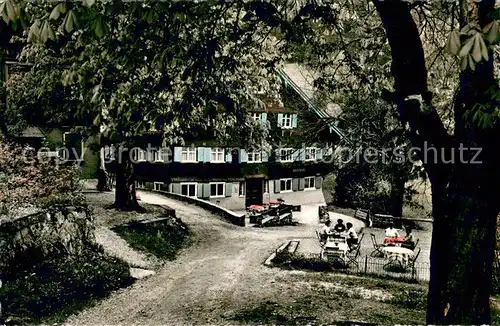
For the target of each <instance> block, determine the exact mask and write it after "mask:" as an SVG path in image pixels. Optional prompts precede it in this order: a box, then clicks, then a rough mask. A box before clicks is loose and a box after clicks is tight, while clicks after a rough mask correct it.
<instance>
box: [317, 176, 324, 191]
mask: <svg viewBox="0 0 500 326" xmlns="http://www.w3.org/2000/svg"><path fill="white" fill-rule="evenodd" d="M322 183H323V177H316V189H321V185H322Z"/></svg>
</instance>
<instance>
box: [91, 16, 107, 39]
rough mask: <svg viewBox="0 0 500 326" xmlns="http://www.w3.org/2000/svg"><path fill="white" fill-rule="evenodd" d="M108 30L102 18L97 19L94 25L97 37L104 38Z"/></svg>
mask: <svg viewBox="0 0 500 326" xmlns="http://www.w3.org/2000/svg"><path fill="white" fill-rule="evenodd" d="M105 30H106V23H105V22H104V20H103V18H102V16H99V18H97V19H96V21H95V25H94V32H95V35H96V36H97V37H103V36H104V34H105Z"/></svg>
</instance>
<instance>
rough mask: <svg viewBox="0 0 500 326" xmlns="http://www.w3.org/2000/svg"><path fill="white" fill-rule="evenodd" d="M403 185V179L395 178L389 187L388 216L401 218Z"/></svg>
mask: <svg viewBox="0 0 500 326" xmlns="http://www.w3.org/2000/svg"><path fill="white" fill-rule="evenodd" d="M405 183H406V180H405V179H404V178H400V177H395V178H394V180H393V182H392V185H391V186H392V187H391V201H390V205H391V206H390V209H391V211H390V212H389V214H391V215H392V216H396V217H400V216H403V202H404V195H405Z"/></svg>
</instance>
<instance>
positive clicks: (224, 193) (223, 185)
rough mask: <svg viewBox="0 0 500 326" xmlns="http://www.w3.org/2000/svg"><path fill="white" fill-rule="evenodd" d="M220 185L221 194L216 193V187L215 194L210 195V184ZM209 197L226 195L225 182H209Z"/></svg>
mask: <svg viewBox="0 0 500 326" xmlns="http://www.w3.org/2000/svg"><path fill="white" fill-rule="evenodd" d="M220 184H221V185H222V194H217V187H216V188H215V193H216V194H215V195H212V185H220ZM209 185H210V198H224V197H226V183H225V182H210V183H209Z"/></svg>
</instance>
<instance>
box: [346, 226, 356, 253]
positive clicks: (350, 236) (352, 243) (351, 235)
mask: <svg viewBox="0 0 500 326" xmlns="http://www.w3.org/2000/svg"><path fill="white" fill-rule="evenodd" d="M346 225H347V245H348V246H349V249H353V248H354V247H356V246H357V245H358V234H357V233H356V230H354V226H353V225H352V223H349V222H348V223H347V224H346Z"/></svg>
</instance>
